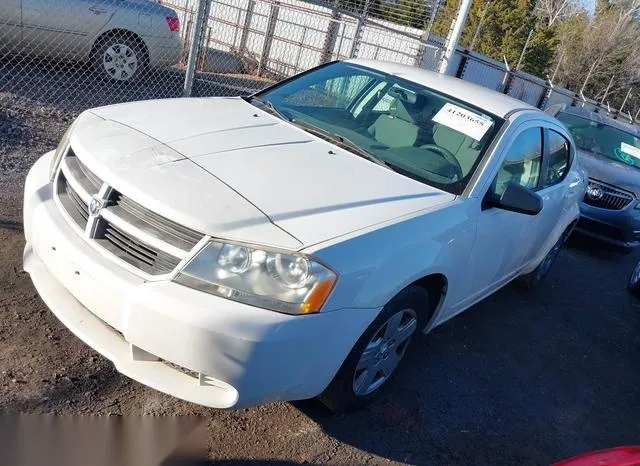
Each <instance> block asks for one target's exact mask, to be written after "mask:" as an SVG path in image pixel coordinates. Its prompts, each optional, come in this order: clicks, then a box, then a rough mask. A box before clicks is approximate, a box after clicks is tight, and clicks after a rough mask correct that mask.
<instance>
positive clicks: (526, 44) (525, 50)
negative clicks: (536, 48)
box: [516, 29, 533, 70]
mask: <svg viewBox="0 0 640 466" xmlns="http://www.w3.org/2000/svg"><path fill="white" fill-rule="evenodd" d="M532 35H533V29H532V30H531V31H529V35H528V36H527V40H526V42H525V43H524V47H522V52H521V53H520V58H519V59H518V64H517V65H516V70H519V69H520V65H522V60H524V54H525V53H526V52H527V48H528V47H529V41H530V40H531V36H532Z"/></svg>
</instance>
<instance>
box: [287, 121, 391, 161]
mask: <svg viewBox="0 0 640 466" xmlns="http://www.w3.org/2000/svg"><path fill="white" fill-rule="evenodd" d="M290 122H291V123H293V124H294V125H296V126H298V127H300V128H303V129H305V130H307V131H309V132H310V133H313V134H315V135H316V136H319V137H321V138H323V139H327V140H329V141H330V142H332V143H334V144H335V145H337V146H340V147H342V148H343V149H347V150H348V151H349V152H353V153H354V154H356V155H359V156H360V157H362V158H365V159H367V160H369V161H371V162H373V163H377V164H378V165H381V166H383V167H385V168H388V169H389V170H392V171H395V170H394V169H393V168H392V167H390V166H389V165H388V164H387V162H385V161H384V160H382V159H381V158H378V157H376V156H375V155H373V154H372V153H371V152H369V151H367V150H365V149H363V148H362V147H360V146H359V145H357V144H355V143H354V142H352V141H351V140H349V139H347V138H345V137H344V136H342V135H341V134H337V133H332V132H330V131H327V130H325V129H322V128H320V127H318V126H315V125H312V124H311V123H307V122H306V121H301V120H297V119H295V118H293V119H291V120H290Z"/></svg>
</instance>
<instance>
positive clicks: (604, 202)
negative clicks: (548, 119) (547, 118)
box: [546, 104, 640, 253]
mask: <svg viewBox="0 0 640 466" xmlns="http://www.w3.org/2000/svg"><path fill="white" fill-rule="evenodd" d="M546 111H547V113H549V114H551V115H553V116H555V117H556V118H557V119H558V120H560V121H561V122H562V123H564V125H565V126H566V127H567V128H568V129H569V132H570V133H571V135H572V136H573V139H574V140H575V143H576V149H577V156H578V162H579V163H580V165H581V166H582V168H583V169H585V170H586V172H587V174H588V176H589V185H588V187H587V192H586V194H585V196H584V199H583V200H582V202H581V203H580V221H579V222H578V226H577V227H576V231H577V232H579V233H583V234H585V235H588V236H590V237H592V238H595V239H598V240H601V241H604V242H606V243H608V244H610V245H612V246H614V247H615V249H617V250H619V251H621V252H625V253H628V252H631V251H632V250H633V248H635V247H638V246H640V128H638V127H637V126H634V125H629V124H627V123H624V122H622V121H620V120H617V119H614V118H611V117H609V116H607V115H605V114H603V113H599V112H593V111H591V110H588V109H584V108H581V107H572V106H568V105H566V104H562V105H554V106H552V107H549V108H548V109H547V110H546Z"/></svg>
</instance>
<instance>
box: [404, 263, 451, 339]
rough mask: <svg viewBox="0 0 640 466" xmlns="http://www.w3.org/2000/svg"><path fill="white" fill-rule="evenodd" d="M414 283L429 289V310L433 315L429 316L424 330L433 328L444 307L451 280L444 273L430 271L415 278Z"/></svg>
mask: <svg viewBox="0 0 640 466" xmlns="http://www.w3.org/2000/svg"><path fill="white" fill-rule="evenodd" d="M412 285H418V286H421V287H423V288H424V289H426V290H427V293H429V310H430V312H431V315H430V316H428V318H427V321H426V326H425V328H424V329H423V331H425V330H427V331H428V330H431V328H432V324H433V323H434V322H436V320H437V316H438V314H440V312H441V310H442V308H443V305H444V302H445V297H446V295H447V289H448V286H449V280H448V278H447V276H446V275H445V274H444V273H440V272H435V273H429V274H428V275H425V276H424V277H422V278H419V279H418V280H415V281H414V282H413V283H412Z"/></svg>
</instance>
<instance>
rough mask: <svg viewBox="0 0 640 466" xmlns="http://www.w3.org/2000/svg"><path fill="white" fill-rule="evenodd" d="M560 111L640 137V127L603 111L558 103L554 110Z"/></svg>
mask: <svg viewBox="0 0 640 466" xmlns="http://www.w3.org/2000/svg"><path fill="white" fill-rule="evenodd" d="M559 112H564V113H570V114H572V115H576V116H580V117H582V118H587V119H589V120H592V121H596V122H598V123H602V124H603V125H608V126H613V127H614V128H617V129H620V130H622V131H626V132H628V133H631V134H634V135H635V136H636V137H640V127H638V126H636V125H631V124H629V123H626V122H624V121H620V120H618V119H615V118H612V117H610V116H609V115H607V114H605V113H602V112H594V111H593V110H589V109H588V108H583V107H577V106H572V105H568V104H562V105H558V110H557V111H556V112H554V114H556V115H557V114H558V113H559Z"/></svg>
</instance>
